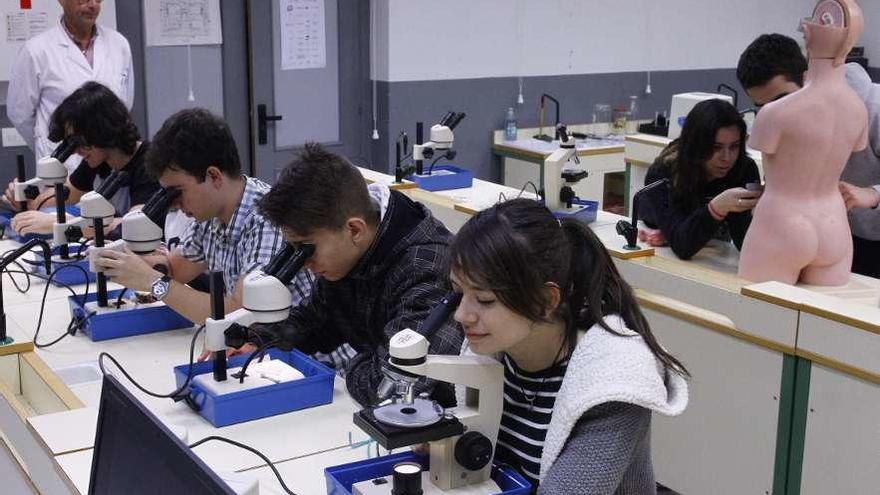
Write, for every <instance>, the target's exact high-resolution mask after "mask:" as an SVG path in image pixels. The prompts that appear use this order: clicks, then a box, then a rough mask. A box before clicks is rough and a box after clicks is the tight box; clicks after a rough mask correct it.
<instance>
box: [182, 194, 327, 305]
mask: <svg viewBox="0 0 880 495" xmlns="http://www.w3.org/2000/svg"><path fill="white" fill-rule="evenodd" d="M245 179H246V181H245V186H244V193H243V194H242V196H241V203H239V205H238V208H236V209H235V212H234V213H233V214H232V219H231V220H230V221H229V225H224V224H223V222H221V221H220V219H219V218H212V219H211V220H208V221H205V222H193V223H191V224H190V225H189V227H187V229H186V232H184V234H183V238H182V240H181V242H180V247H181V252H182V254H183V256H184V257H185V258H186V259H188V260H190V261H193V262H195V263H205V264H206V265H207V266H208V270H209V271H216V270H222V271H223V283H224V284H225V285H226V294H227V295H230V294H232V293H233V292H234V291H235V284H236V283H237V282H238V279H239V278H241V276H243V275H246V274H248V273H250V272H252V271H254V270H256V269H259V268H262V267H263V266H264V265H265V264H267V263H268V262H269V260H270V259H272V256H273V255H274V254H275V253H276V252H277V251H279V250H280V249H281V247H282V246H283V245H284V238H283V237H282V236H281V232H280V231H279V230H278V228H276V227H275V226H274V225H272V224H271V223H269V220H267V219H266V218H264V217H263V216H262V215H260V214H259V212H257V209H256V202H257V201H258V200H259V199H260V198H262V197H263V195H265V194H266V193H267V192H268V191H269V185H268V184H266V183H265V182H262V181H260V180H258V179H255V178H253V177H245ZM313 281H314V279H313V278H312V275H311V273H310V272H309V271H308V270H300V272H299V273H298V274H297V275H296V278H295V279H294V280H293V282H292V283H291V287H290V289H291V293H292V294H293V305H294V306H296V305H298V304H299V303H300V301H302V300H303V299H305V298H306V297H307V296H308V295H309V294H310V293H311V290H312V283H313Z"/></svg>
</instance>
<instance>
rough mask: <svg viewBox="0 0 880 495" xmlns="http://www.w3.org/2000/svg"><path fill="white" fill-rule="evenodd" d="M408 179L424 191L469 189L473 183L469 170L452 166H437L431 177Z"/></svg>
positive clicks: (414, 176) (472, 175) (420, 176)
mask: <svg viewBox="0 0 880 495" xmlns="http://www.w3.org/2000/svg"><path fill="white" fill-rule="evenodd" d="M425 171H426V172H427V170H425ZM408 179H409V180H411V181H413V182H415V183H416V184H418V186H419V188H420V189H424V190H426V191H445V190H447V189H463V188H466V187H471V186H472V185H473V183H474V174H473V172H471V171H470V170H467V169H463V168H458V167H456V166H454V165H437V166H435V167H434V170H433V173H431V175H425V174H422V175H419V174H412V175H410V176H409V177H408Z"/></svg>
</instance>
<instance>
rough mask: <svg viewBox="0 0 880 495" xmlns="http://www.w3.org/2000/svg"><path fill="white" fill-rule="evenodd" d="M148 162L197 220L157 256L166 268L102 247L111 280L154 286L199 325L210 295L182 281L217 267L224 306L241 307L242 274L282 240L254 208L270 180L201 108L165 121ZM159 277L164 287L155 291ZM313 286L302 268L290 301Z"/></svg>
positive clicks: (177, 202) (265, 258)
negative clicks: (251, 168)
mask: <svg viewBox="0 0 880 495" xmlns="http://www.w3.org/2000/svg"><path fill="white" fill-rule="evenodd" d="M146 166H147V170H148V171H149V172H150V173H151V174H152V175H153V176H154V177H157V178H158V180H159V183H160V184H161V185H162V187H164V188H166V189H178V190H180V196H179V197H178V199H177V200H175V203H174V205H173V206H176V207H178V208H179V209H181V210H182V211H183V212H184V213H185V214H186V215H187V216H190V217H193V218H194V219H195V221H194V222H193V223H192V224H190V226H189V227H188V228H187V230H186V231H185V233H184V234H183V237H182V239H181V243H180V247H178V248H177V249H175V250H174V251H172V252H171V253H169V254H168V256H167V261H164V262H163V263H166V264H167V266H168V267H169V273H168V276H163V274H162V273H160V272H158V271H157V270H155V269H153V267H152V266H151V264H150V263H147V261H145V260H144V259H142V258H141V257H140V256H137V255H135V254H133V253H130V252H125V253H120V252H116V251H109V250H108V251H105V252H103V253H102V255H101V256H102V257H101V259H100V262H99V264H100V265H101V266H103V267H104V268H105V270H106V273H107V275H108V276H109V277H110V278H111V279H112V280H113V281H114V282H116V283H119V284H121V285H124V286H126V287H129V288H132V289H135V290H140V291H151V292H154V295H155V296H157V298H158V299H161V300H162V301H164V302H165V303H166V304H167V305H168V306H170V307H171V308H172V309H174V310H175V311H177V312H178V313H180V314H181V315H183V316H184V317H186V318H187V319H189V320H190V321H192V322H193V323H195V324H197V325H198V324H201V323H203V322H204V321H205V319H206V318H207V317H208V316H210V314H211V312H210V296H209V295H208V294H206V293H204V292H199V291H197V290H195V289H193V288H191V287H189V286H188V285H186V284H187V282H190V281H191V280H193V279H194V278H196V277H197V276H199V275H201V274H202V273H205V272H208V271H217V270H219V271H222V272H223V282H224V285H225V289H226V297H225V310H226V312H227V313H229V312H232V311H234V310H236V309H238V308H240V307H241V296H242V282H243V280H244V275H246V274H248V273H250V272H252V271H254V270H256V269H258V268H262V266H263V265H265V264H266V263H267V262H268V261H269V260H270V259H271V258H272V256H273V255H274V254H275V252H276V251H278V250H280V249H281V247H282V246H283V243H284V239H283V238H282V237H281V235H280V233H279V231H278V229H277V228H276V227H275V226H274V225H272V224H271V223H270V222H269V220H267V219H266V218H265V217H264V216H263V215H261V214H260V213H259V211H257V208H256V204H257V202H258V201H259V200H260V199H261V198H262V197H263V196H264V195H265V194H266V193H267V192H268V191H269V186H268V185H267V184H265V183H264V182H261V181H259V180H257V179H255V178H253V177H247V176H245V175H242V173H241V164H240V162H239V158H238V150H237V149H236V146H235V141H234V140H233V138H232V133H231V132H230V131H229V127H228V126H227V125H226V123H225V122H224V121H223V120H222V119H220V118H219V117H216V116H214V115H213V114H211V113H210V112H209V111H207V110H205V109H199V108H194V109H187V110H181V111H180V112H177V113H176V114H174V115H172V116H171V117H169V118H168V120H167V121H165V123H164V124H163V125H162V128H161V129H159V132H158V133H156V137H155V138H154V140H153V146H152V147H151V148H150V151H149V153H148V154H147V156H146ZM152 262H153V263H155V260H152ZM162 283H164V284H165V287H164V292H163V291H162V290H159V291H157V290H156V286H157V285H161V284H162ZM311 286H312V277H311V274H310V273H309V272H308V271H307V270H301V271H300V273H299V274H297V277H296V279H295V280H294V281H293V283H292V284H291V293H292V294H293V296H294V297H293V298H294V301H293V304H294V306H295V305H297V304H299V303H300V301H302V300H303V299H304V298H305V297H306V296H307V295H308V294H309V292H310V291H311ZM157 292H158V294H156V293H157Z"/></svg>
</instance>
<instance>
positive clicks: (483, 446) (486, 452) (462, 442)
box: [455, 431, 492, 471]
mask: <svg viewBox="0 0 880 495" xmlns="http://www.w3.org/2000/svg"><path fill="white" fill-rule="evenodd" d="M455 461H456V462H457V463H459V464H461V466H462V467H464V468H465V469H467V470H469V471H477V470H480V469H483V468H484V467H485V466H486V464H489V463H490V462H492V442H490V441H489V438H488V437H487V436H486V435H483V434H482V433H480V432H477V431H469V432H467V433H465V434H464V435H462V436H461V438H459V439H458V442H456V444H455Z"/></svg>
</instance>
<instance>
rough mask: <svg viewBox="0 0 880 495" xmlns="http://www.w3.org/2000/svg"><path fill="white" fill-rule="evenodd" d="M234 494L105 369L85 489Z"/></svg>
mask: <svg viewBox="0 0 880 495" xmlns="http://www.w3.org/2000/svg"><path fill="white" fill-rule="evenodd" d="M172 493H192V494H196V493H198V494H209V495H214V494H223V495H235V492H234V491H233V490H232V489H231V488H229V486H228V485H226V483H224V482H223V481H222V480H221V479H220V477H219V476H217V474H216V473H214V471H212V470H211V469H210V468H209V467H208V466H207V465H206V464H205V463H204V462H202V460H201V459H199V458H198V457H197V456H196V455H195V454H194V453H193V452H192V451H191V450H190V448H189V447H188V446H187V445H186V444H184V443H183V442H182V441H181V440H180V439H179V438H177V436H176V435H174V433H172V432H171V430H169V429H168V428H167V427H166V426H165V425H164V424H162V422H161V421H159V420H158V419H157V418H156V416H154V415H153V413H151V412H150V411H149V410H147V408H146V406H144V405H143V404H141V402H140V401H139V400H137V399H136V398H135V397H134V395H132V394H131V392H129V391H128V390H127V389H126V388H125V387H123V386H122V385H121V384H120V383H119V381H118V380H116V379H115V378H114V377H112V376H110V375H104V384H103V389H102V391H101V406H100V408H99V409H98V432H97V434H96V435H95V450H94V456H93V457H92V473H91V481H90V483H89V495H109V494H114V495H118V494H124V495H141V494H144V495H148V494H156V495H170V494H172Z"/></svg>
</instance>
